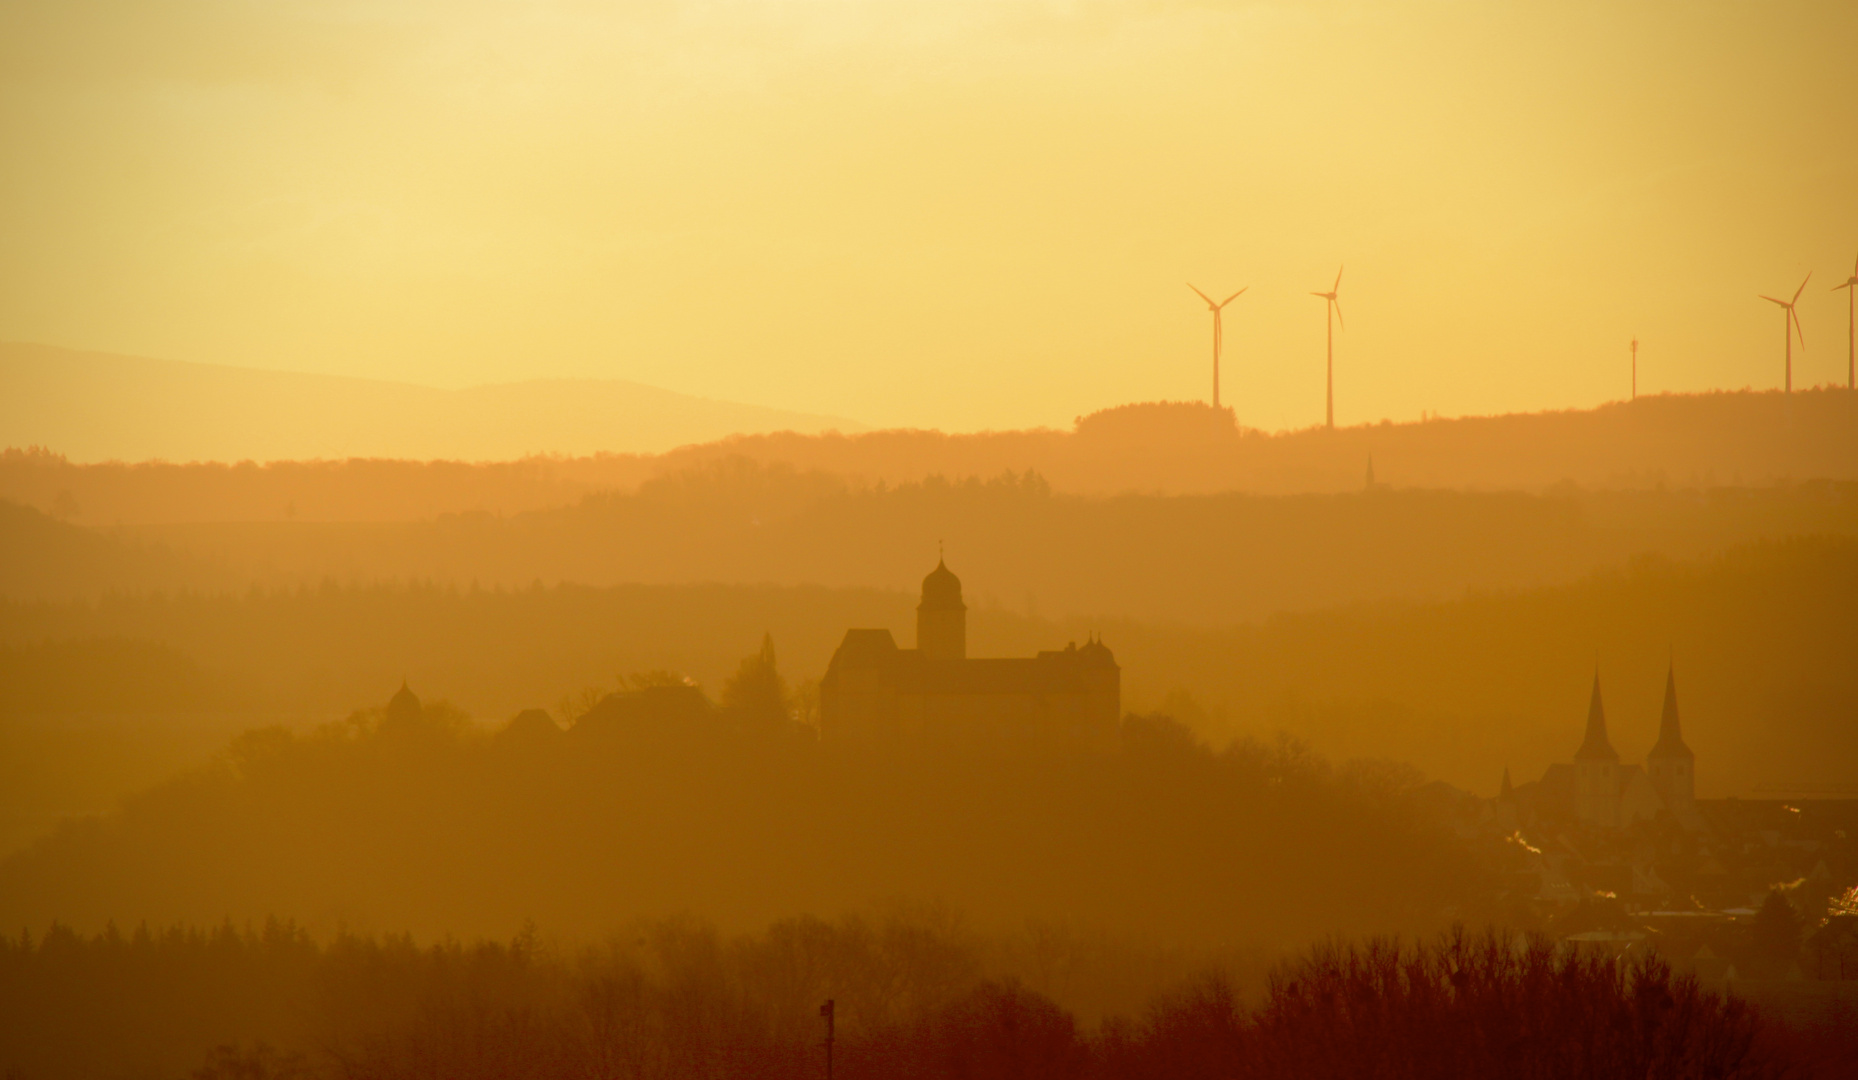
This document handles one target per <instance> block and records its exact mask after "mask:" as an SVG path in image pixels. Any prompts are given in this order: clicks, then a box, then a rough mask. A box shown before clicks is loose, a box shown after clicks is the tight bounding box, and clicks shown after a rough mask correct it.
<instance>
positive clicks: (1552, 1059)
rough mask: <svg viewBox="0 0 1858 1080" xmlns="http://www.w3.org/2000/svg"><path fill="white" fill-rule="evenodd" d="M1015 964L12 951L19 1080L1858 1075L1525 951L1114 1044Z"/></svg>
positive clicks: (1358, 968) (143, 943)
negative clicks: (827, 1064)
mask: <svg viewBox="0 0 1858 1080" xmlns="http://www.w3.org/2000/svg"><path fill="white" fill-rule="evenodd" d="M1002 956H1003V954H1002V953H1001V952H1000V951H999V950H998V949H997V948H994V949H991V950H990V948H989V947H988V946H987V945H986V944H985V943H984V942H983V941H982V940H981V939H980V938H979V937H977V936H976V935H973V934H971V933H967V932H965V931H963V930H962V929H961V927H960V925H959V924H958V923H957V922H954V921H951V920H949V919H947V918H946V917H935V916H931V917H924V916H921V915H920V914H919V915H918V916H915V917H892V918H888V919H879V920H865V919H859V918H846V919H841V920H839V921H837V922H824V921H821V920H817V919H810V918H803V919H790V920H787V921H784V922H781V923H778V924H776V925H774V926H772V927H770V928H769V929H768V930H767V931H765V932H764V933H761V934H757V935H748V936H742V937H733V938H732V937H725V936H722V935H719V934H718V933H716V932H715V931H714V930H712V929H709V928H706V927H703V926H699V925H695V924H692V923H689V922H680V921H671V922H659V923H652V924H641V925H639V926H637V927H636V928H635V929H634V930H633V931H632V932H631V933H629V934H627V935H624V936H622V937H620V938H616V939H614V940H613V941H611V942H609V943H607V944H605V945H602V946H599V947H595V948H585V949H573V950H563V949H556V948H549V947H545V946H543V945H540V944H539V943H538V942H537V941H536V939H535V937H534V935H533V934H528V933H526V934H524V935H520V936H518V937H517V938H516V939H515V940H513V941H511V942H507V943H501V942H482V943H478V944H475V945H469V946H467V945H462V944H458V943H456V942H452V943H446V944H441V945H435V946H429V947H425V948H420V947H416V946H414V945H413V944H412V943H411V942H410V941H407V940H405V939H393V938H389V939H366V938H355V937H344V938H340V939H338V940H335V941H333V942H331V943H329V944H327V945H317V944H315V943H313V942H311V941H309V940H308V939H307V938H305V937H304V936H303V935H301V933H299V932H297V931H295V930H292V929H291V928H288V927H281V926H278V925H273V926H271V927H270V928H268V930H267V931H265V932H264V933H246V934H240V933H237V932H234V931H231V930H228V929H222V930H221V931H219V932H217V933H212V934H187V933H170V934H165V935H131V936H128V937H124V936H122V935H114V934H106V935H102V936H99V937H95V938H88V939H87V938H80V937H77V936H76V935H73V934H70V933H69V932H68V931H55V932H53V933H51V934H48V935H46V936H44V937H43V938H41V939H39V940H37V941H33V940H29V939H12V940H7V941H5V942H0V1005H4V1008H0V1035H3V1036H4V1038H0V1054H4V1055H5V1056H6V1057H7V1058H8V1060H4V1061H0V1069H4V1070H7V1071H6V1075H8V1076H18V1077H58V1076H76V1075H84V1076H96V1077H109V1076H117V1075H130V1074H134V1075H155V1076H177V1075H182V1071H181V1066H180V1065H178V1064H177V1062H178V1061H179V1059H181V1058H183V1057H186V1056H188V1055H191V1061H189V1062H187V1063H186V1068H190V1069H192V1075H193V1076H194V1077H195V1078H196V1080H231V1078H234V1077H238V1078H241V1080H279V1078H285V1077H289V1078H310V1077H323V1076H341V1077H345V1078H348V1080H402V1078H405V1080H414V1078H423V1077H435V1076H443V1077H448V1078H452V1080H476V1078H480V1077H481V1078H486V1080H489V1078H496V1080H522V1078H526V1077H537V1078H540V1077H590V1078H620V1077H626V1078H630V1080H647V1078H657V1077H666V1078H670V1077H677V1078H686V1077H766V1078H769V1080H786V1078H793V1080H800V1078H803V1077H815V1076H820V1075H823V1073H824V1047H823V1040H822V1036H823V1034H824V1030H823V1027H822V1024H821V1021H820V1018H819V1012H818V1006H819V1003H820V1002H821V1001H822V1000H824V999H826V998H831V999H833V1000H834V1001H835V1002H836V1004H837V1015H838V1020H839V1023H838V1031H837V1034H838V1040H837V1043H836V1046H835V1052H836V1053H835V1057H836V1060H835V1075H837V1076H840V1077H845V1078H857V1077H885V1078H898V1080H916V1078H920V1080H931V1078H945V1077H946V1078H963V1080H994V1078H999V1080H1007V1078H1025V1080H1033V1078H1052V1080H1097V1078H1101V1080H1110V1078H1116V1080H1163V1078H1167V1080H1195V1078H1209V1080H1210V1078H1213V1077H1226V1078H1259V1080H1265V1078H1272V1080H1275V1078H1278V1077H1284V1078H1290V1077H1296V1078H1299V1080H1309V1078H1326V1077H1334V1078H1355V1077H1362V1078H1367V1077H1439V1078H1456V1077H1467V1078H1469V1077H1478V1078H1484V1077H1492V1076H1504V1077H1518V1078H1532V1077H1542V1078H1559V1077H1567V1076H1582V1077H1590V1078H1596V1080H1609V1078H1613V1077H1620V1078H1625V1077H1631V1078H1633V1080H1641V1078H1644V1077H1661V1078H1663V1077H1669V1078H1674V1080H1675V1078H1699V1080H1701V1078H1722V1080H1729V1078H1756V1077H1762V1078H1765V1077H1781V1076H1801V1077H1811V1076H1815V1075H1824V1076H1833V1075H1838V1073H1837V1072H1836V1070H1837V1069H1838V1068H1839V1067H1840V1066H1841V1065H1842V1064H1844V1063H1848V1062H1849V1060H1851V1059H1850V1057H1849V1056H1847V1055H1850V1054H1852V1053H1854V1052H1858V1036H1854V1034H1853V1033H1852V1032H1851V1031H1850V1030H1844V1031H1840V1030H1837V1029H1831V1028H1828V1029H1824V1030H1813V1029H1796V1028H1789V1027H1787V1026H1785V1025H1782V1024H1779V1023H1777V1022H1775V1021H1773V1020H1771V1019H1769V1018H1764V1017H1763V1016H1762V1015H1761V1014H1760V1013H1758V1012H1757V1011H1755V1010H1753V1009H1751V1008H1750V1007H1749V1006H1747V1005H1746V1004H1744V1003H1742V1002H1740V1001H1738V1000H1736V999H1734V998H1728V997H1723V996H1720V995H1717V994H1714V993H1711V992H1708V991H1706V990H1704V989H1702V988H1701V987H1699V985H1698V984H1697V983H1696V982H1695V981H1694V980H1693V979H1690V978H1687V977H1682V976H1676V975H1673V974H1672V972H1671V970H1670V969H1669V968H1668V967H1667V966H1665V965H1664V964H1663V963H1662V962H1661V961H1659V960H1658V959H1657V958H1656V957H1655V956H1651V957H1638V958H1633V959H1618V958H1615V957H1612V956H1609V955H1604V954H1595V953H1584V952H1581V951H1578V950H1569V949H1565V948H1557V947H1555V946H1553V945H1551V944H1549V943H1548V942H1546V941H1545V940H1542V939H1539V938H1537V939H1531V938H1525V937H1521V936H1519V935H1515V934H1513V933H1510V932H1497V931H1486V932H1484V933H1481V934H1472V933H1467V932H1465V931H1463V930H1462V929H1459V930H1454V931H1452V932H1449V933H1446V934H1444V935H1442V936H1440V937H1437V938H1434V939H1431V940H1428V941H1425V942H1423V943H1414V942H1402V941H1399V940H1395V939H1386V938H1382V939H1371V940H1366V941H1362V942H1357V943H1334V944H1330V945H1326V946H1322V947H1319V948H1316V949H1313V950H1310V951H1309V952H1307V953H1305V954H1303V955H1302V956H1300V957H1297V958H1294V959H1292V960H1289V961H1287V962H1285V963H1283V964H1280V965H1279V966H1278V967H1277V968H1276V969H1275V970H1274V971H1273V972H1272V973H1271V974H1270V976H1269V978H1268V979H1267V980H1264V981H1262V982H1261V983H1257V984H1255V988H1254V989H1253V990H1252V992H1250V993H1249V994H1248V993H1246V992H1244V991H1245V986H1244V985H1243V984H1235V982H1234V979H1233V977H1232V975H1231V974H1230V972H1229V971H1228V972H1219V971H1214V970H1208V971H1204V972H1203V973H1202V974H1200V975H1198V976H1195V977H1192V978H1187V979H1183V980H1180V981H1178V982H1177V983H1176V985H1175V987H1174V989H1172V990H1171V991H1168V992H1165V993H1161V994H1159V995H1157V996H1155V997H1153V998H1152V999H1151V1000H1149V1001H1148V1003H1147V1004H1146V1005H1145V1006H1141V1007H1138V1008H1136V1009H1134V1010H1130V1011H1126V1012H1123V1013H1121V1014H1117V1015H1111V1016H1107V1017H1103V1018H1101V1019H1098V1020H1094V1021H1092V1020H1080V1019H1079V1017H1078V1016H1077V1014H1075V1013H1074V1012H1073V1011H1072V1010H1070V1009H1068V1008H1067V1007H1066V1006H1065V1005H1064V1004H1061V1003H1060V1002H1059V1001H1058V1000H1056V999H1055V998H1054V997H1053V996H1052V994H1050V993H1047V992H1044V991H1042V990H1041V989H1040V988H1038V987H1035V986H1032V985H1029V984H1028V983H1027V982H1025V981H1023V980H1021V979H1020V978H1017V977H1015V976H1014V975H1012V974H1009V973H1006V972H1005V971H1004V970H1003V966H1004V965H1003V964H1002ZM1020 959H1022V960H1023V959H1024V957H1023V956H1022V957H1021V958H1020ZM1028 970H1030V969H1028ZM254 1002H256V1003H258V1005H257V1007H256V1008H254V1004H253V1003H254ZM166 1006H177V1008H172V1009H171V1010H170V1011H171V1012H174V1014H175V1015H174V1016H172V1017H171V1018H170V1019H172V1020H174V1021H175V1023H173V1024H171V1025H169V1026H168V1027H165V1028H161V1029H159V1030H160V1032H161V1036H162V1037H161V1038H157V1039H155V1040H154V1041H151V1040H150V1038H149V1036H150V1034H151V1033H153V1032H155V1031H156V1030H157V1029H156V1028H155V1027H153V1026H151V1025H150V1023H149V1022H148V1021H149V1019H150V1016H151V1015H152V1013H154V1012H156V1011H159V1010H160V1009H162V1008H164V1007H166ZM163 1039H165V1041H162V1040H163ZM209 1047H210V1048H209Z"/></svg>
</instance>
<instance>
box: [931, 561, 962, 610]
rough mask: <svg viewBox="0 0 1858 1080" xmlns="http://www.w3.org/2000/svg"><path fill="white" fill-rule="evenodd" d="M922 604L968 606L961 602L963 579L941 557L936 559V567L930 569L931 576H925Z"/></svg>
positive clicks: (943, 606)
mask: <svg viewBox="0 0 1858 1080" xmlns="http://www.w3.org/2000/svg"><path fill="white" fill-rule="evenodd" d="M922 606H923V607H926V608H960V607H965V606H966V605H964V604H963V603H962V602H961V579H960V578H958V577H956V576H955V573H954V571H952V570H950V569H949V568H948V564H947V563H946V562H943V561H942V560H940V559H937V560H936V564H935V569H934V570H931V571H929V576H927V577H925V578H923V602H922Z"/></svg>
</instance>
